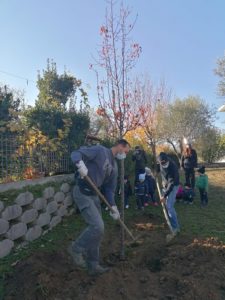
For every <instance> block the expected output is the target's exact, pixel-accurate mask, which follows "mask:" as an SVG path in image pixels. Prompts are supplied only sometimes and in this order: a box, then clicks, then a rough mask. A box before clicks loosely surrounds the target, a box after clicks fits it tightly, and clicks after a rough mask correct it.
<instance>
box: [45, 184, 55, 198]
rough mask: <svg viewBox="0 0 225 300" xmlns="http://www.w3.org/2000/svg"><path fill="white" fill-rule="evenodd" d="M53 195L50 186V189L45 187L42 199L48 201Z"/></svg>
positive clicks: (53, 192) (53, 191) (52, 189)
mask: <svg viewBox="0 0 225 300" xmlns="http://www.w3.org/2000/svg"><path fill="white" fill-rule="evenodd" d="M54 194H55V190H54V188H53V187H52V186H50V187H47V188H46V189H44V192H43V197H44V198H45V199H50V198H52V197H53V196H54Z"/></svg>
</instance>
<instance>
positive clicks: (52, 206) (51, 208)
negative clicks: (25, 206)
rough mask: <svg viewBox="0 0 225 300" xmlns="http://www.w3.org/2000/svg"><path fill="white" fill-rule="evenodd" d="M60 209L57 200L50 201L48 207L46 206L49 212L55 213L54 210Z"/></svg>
mask: <svg viewBox="0 0 225 300" xmlns="http://www.w3.org/2000/svg"><path fill="white" fill-rule="evenodd" d="M57 209H58V203H57V202H56V201H51V202H49V203H48V205H47V207H46V211H47V212H48V213H49V214H53V213H54V212H56V211H57Z"/></svg>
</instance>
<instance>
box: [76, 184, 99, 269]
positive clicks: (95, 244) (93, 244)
mask: <svg viewBox="0 0 225 300" xmlns="http://www.w3.org/2000/svg"><path fill="white" fill-rule="evenodd" d="M73 197H74V201H75V203H76V205H77V206H78V208H79V210H80V213H81V215H82V217H83V218H84V220H85V222H86V224H87V225H88V226H87V227H86V229H85V230H84V231H83V232H82V233H81V234H80V236H79V237H78V238H77V239H76V241H74V242H73V243H72V249H73V250H74V251H76V252H78V253H82V254H84V255H85V256H86V257H87V263H88V264H89V266H90V267H93V268H94V267H95V266H96V265H98V264H99V248H100V245H101V241H102V237H103V234H104V223H103V220H102V213H101V203H100V200H99V198H98V196H87V195H84V194H82V193H81V192H80V189H79V187H78V186H75V187H74V190H73Z"/></svg>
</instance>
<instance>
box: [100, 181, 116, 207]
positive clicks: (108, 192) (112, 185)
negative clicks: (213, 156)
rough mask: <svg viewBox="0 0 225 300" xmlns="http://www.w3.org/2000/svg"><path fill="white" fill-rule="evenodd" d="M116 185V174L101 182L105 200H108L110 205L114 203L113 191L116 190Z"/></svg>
mask: <svg viewBox="0 0 225 300" xmlns="http://www.w3.org/2000/svg"><path fill="white" fill-rule="evenodd" d="M116 185H117V176H115V175H114V176H111V177H110V179H109V180H108V181H107V182H106V183H104V184H103V191H104V192H103V193H104V196H105V197H106V200H107V201H108V202H109V204H110V205H111V206H113V205H116V204H115V192H116Z"/></svg>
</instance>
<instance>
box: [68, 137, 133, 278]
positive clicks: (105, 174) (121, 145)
mask: <svg viewBox="0 0 225 300" xmlns="http://www.w3.org/2000/svg"><path fill="white" fill-rule="evenodd" d="M129 149H130V145H129V143H128V142H127V141H126V140H123V139H122V140H119V141H118V142H117V143H116V144H115V145H114V146H113V147H112V148H111V149H108V148H106V147H103V146H101V145H98V146H92V147H81V148H80V149H78V150H76V151H74V152H73V153H72V154H71V159H72V161H73V163H74V164H75V166H76V167H77V170H78V173H79V177H78V178H77V182H76V185H75V187H74V190H73V197H74V201H75V203H76V205H77V207H78V208H79V210H80V213H81V216H82V217H83V218H84V220H85V222H86V223H87V227H86V228H85V229H84V230H83V232H82V233H81V234H80V236H79V237H78V238H77V239H76V240H75V241H74V242H72V244H71V245H70V246H69V247H68V252H69V254H70V255H71V257H72V258H73V261H74V263H75V264H76V265H77V266H78V267H79V268H82V269H87V270H88V272H89V274H90V275H93V276H97V275H100V274H103V273H105V272H107V271H108V268H104V267H102V266H101V265H100V262H99V261H100V255H99V250H100V245H101V241H102V238H103V235H104V222H103V219H102V213H101V203H100V199H99V197H98V195H97V194H96V192H95V191H94V190H93V189H92V187H91V186H90V185H89V184H88V183H87V181H86V180H85V177H86V176H89V177H90V178H91V180H92V181H93V183H94V184H95V185H96V187H98V188H99V189H101V188H102V190H103V191H104V194H105V197H106V199H107V200H108V202H109V203H110V205H111V206H112V209H113V211H114V212H110V216H111V217H112V218H113V219H114V220H118V219H119V218H120V213H119V211H118V208H117V206H116V204H115V191H116V186H117V175H118V171H117V162H116V158H117V159H124V158H125V157H126V154H127V153H128V152H129Z"/></svg>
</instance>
